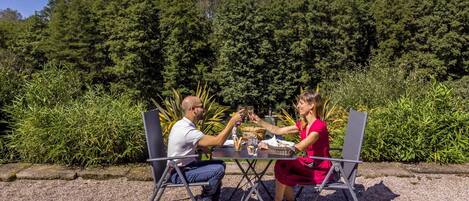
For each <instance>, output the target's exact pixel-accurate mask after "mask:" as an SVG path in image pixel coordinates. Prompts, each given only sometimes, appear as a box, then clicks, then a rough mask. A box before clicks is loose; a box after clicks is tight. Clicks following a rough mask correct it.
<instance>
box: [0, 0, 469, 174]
mask: <svg viewBox="0 0 469 201" xmlns="http://www.w3.org/2000/svg"><path fill="white" fill-rule="evenodd" d="M467 19H469V2H468V1H466V0H416V1H403V0H397V1H395V0H329V1H326V0H242V1H241V0H223V1H222V0H180V1H174V0H125V1H122V0H50V1H49V2H48V4H47V6H46V7H45V8H44V9H43V10H41V11H39V12H36V13H35V14H34V15H32V16H29V17H27V16H24V17H23V16H21V15H20V14H19V13H18V12H17V11H15V10H12V9H5V10H0V78H1V80H0V84H1V88H0V107H1V108H0V111H1V112H0V161H5V160H10V159H12V158H13V159H14V158H16V159H18V158H19V159H24V160H32V158H33V157H36V156H35V155H34V154H33V152H32V151H31V150H29V151H28V150H27V149H28V147H30V148H31V147H34V146H36V145H34V146H33V145H30V146H29V145H28V146H26V145H25V144H21V143H18V141H16V142H15V141H13V140H19V139H23V138H22V137H27V136H28V135H32V134H33V133H35V134H37V135H35V136H37V138H36V137H33V138H31V139H34V140H36V141H37V142H36V143H51V142H50V141H41V140H52V139H55V138H50V139H45V136H47V135H52V133H53V132H52V131H51V130H54V129H57V130H60V129H62V127H61V126H64V127H68V126H71V127H73V126H74V125H80V129H81V127H83V129H84V130H81V131H78V130H79V129H75V130H73V129H68V130H62V131H65V133H61V134H58V133H54V135H56V136H55V137H57V136H59V135H64V136H63V137H64V139H63V140H66V139H68V140H69V141H67V143H69V142H72V141H74V140H76V139H78V138H74V137H76V135H79V132H89V133H90V135H89V136H91V137H93V136H94V135H95V136H100V139H105V137H106V136H108V135H109V136H108V137H109V139H113V140H115V144H112V145H111V144H107V145H106V146H107V147H106V148H103V147H101V146H104V144H99V145H95V147H98V148H99V151H97V150H93V151H88V152H86V153H82V152H74V151H77V150H71V149H75V148H76V147H73V146H71V147H70V150H68V149H67V150H65V151H64V150H63V147H62V148H61V147H56V148H55V149H57V150H58V151H57V152H54V151H52V152H50V153H46V152H47V151H45V149H44V150H42V149H41V154H43V156H44V157H47V158H41V159H40V160H39V159H38V161H42V162H46V161H47V162H60V163H75V164H82V165H86V164H87V165H90V164H98V163H114V162H123V161H125V160H129V161H132V160H135V159H136V158H138V157H139V156H138V154H139V153H141V152H142V149H140V148H141V147H143V145H142V144H138V143H141V141H140V137H139V136H140V134H141V133H139V132H142V130H141V129H142V128H140V127H138V126H139V125H140V124H141V123H140V120H138V119H139V115H138V114H139V112H140V111H142V110H145V109H151V108H150V107H152V106H153V105H154V104H152V102H151V100H152V99H154V100H158V101H157V102H158V103H160V105H164V104H165V103H164V102H163V100H170V99H171V96H173V95H174V94H173V89H175V90H176V91H177V92H178V93H179V95H180V96H185V95H187V94H195V93H196V91H197V86H198V83H207V86H208V87H207V89H206V91H207V93H210V94H213V99H211V100H212V102H214V104H215V103H216V104H217V105H229V106H231V107H232V108H235V106H237V105H238V104H248V105H254V106H255V107H256V111H258V112H260V113H264V114H266V113H267V111H269V110H270V109H272V110H273V111H281V110H280V109H285V111H287V112H288V113H290V114H292V112H293V108H292V107H291V105H292V104H291V103H292V102H294V101H295V97H296V96H297V95H298V94H299V93H300V91H301V89H314V88H316V87H317V86H318V85H319V86H321V89H324V90H323V93H324V94H325V97H328V98H330V101H331V105H334V106H337V107H336V110H335V112H334V113H332V114H331V116H330V118H329V119H330V120H329V126H330V128H331V130H332V133H333V136H334V141H333V143H334V144H339V145H340V143H341V135H342V134H343V125H344V124H345V122H346V117H347V115H346V114H347V110H348V108H350V107H354V108H358V109H360V110H364V111H367V112H369V115H370V126H369V130H367V136H382V137H380V138H379V139H378V138H367V141H366V143H367V145H366V146H365V147H366V150H365V151H364V153H366V154H365V155H364V157H365V159H366V160H399V161H438V162H462V161H468V160H469V159H467V156H463V155H461V154H459V153H460V152H461V151H466V152H467V150H464V149H462V148H461V147H462V146H461V144H462V145H464V143H466V142H467V140H466V139H467V136H468V135H469V133H468V131H467V124H465V123H464V122H463V121H464V120H466V119H465V118H466V116H467V114H468V112H469V109H468V108H469V106H468V105H469V104H468V103H469V101H468V99H469V95H468V94H469V92H468V91H469V90H468V88H469V87H468V83H469V81H468V77H469V76H468V75H469V60H468V58H469V22H468V21H467ZM64 66H66V68H65V67H64ZM431 82H433V83H434V84H431ZM440 84H442V85H440ZM440 90H441V91H446V92H445V93H443V94H451V95H441V94H440V92H437V91H440ZM427 91H429V92H428V93H427ZM111 97H113V98H114V99H113V98H111ZM158 97H162V98H161V99H159V98H158ZM434 97H439V98H441V99H444V100H445V101H446V102H445V104H447V105H441V104H436V103H435V102H432V101H435V100H432V98H434ZM215 100H216V101H215ZM113 104H117V105H119V107H117V106H116V107H111V106H109V107H106V106H105V105H113ZM422 104H429V105H432V104H435V105H437V106H438V107H437V106H435V107H433V109H429V108H426V107H424V106H423V105H422ZM405 105H410V106H411V108H410V109H412V110H410V109H409V108H407V107H405ZM440 106H441V107H440ZM98 107H99V108H98ZM74 108H75V109H77V110H78V109H80V110H83V111H87V112H88V113H87V115H95V116H94V118H95V119H98V120H97V121H95V122H94V123H93V122H88V123H83V122H82V120H81V119H80V118H79V113H78V112H77V111H74V110H73V109H74ZM418 108H420V109H418ZM30 110H31V111H30ZM131 110H133V111H131ZM223 111H224V110H223ZM62 112H63V113H67V114H68V116H63V114H60V113H62ZM450 112H451V113H450ZM120 113H122V114H123V115H117V114H120ZM393 113H396V114H406V115H409V116H400V118H403V119H402V120H400V121H395V122H398V123H399V124H403V125H408V126H404V127H397V126H396V125H397V124H396V123H395V122H389V121H393V120H396V119H394V118H396V117H391V116H392V114H393ZM440 113H441V115H442V116H444V117H445V120H441V119H438V117H439V116H437V114H440ZM7 114H9V115H7ZM124 114H125V115H127V116H125V115H124ZM60 115H62V116H60ZM173 116H174V117H176V116H177V115H173ZM219 116H223V115H221V114H220V115H219ZM58 117H60V118H58ZM177 117H179V116H177ZM83 118H93V116H86V115H84V117H83ZM114 118H116V119H114ZM124 118H126V119H124ZM429 118H430V119H432V121H429V120H428V119H429ZM60 119H62V121H63V122H59V120H60ZM38 121H40V122H38ZM107 121H109V122H113V123H116V122H120V123H119V124H115V125H108V124H106V122H107ZM168 121H174V119H171V118H169V119H168ZM22 122H23V123H24V124H23V123H22ZM428 122H432V125H433V124H435V125H437V124H438V125H441V127H430V128H427V127H424V126H423V125H427V123H428ZM26 123H27V124H26ZM103 124H104V125H106V126H103V127H102V128H101V127H99V125H103ZM411 125H412V126H411ZM108 126H109V127H108ZM111 127H112V128H114V129H115V130H113V131H112V132H111V133H109V132H108V133H106V132H107V131H105V130H102V129H107V128H111ZM380 127H383V129H382V130H379V129H378V128H380ZM26 128H28V129H26ZM53 128H54V129H53ZM443 128H444V129H443ZM22 129H23V130H22ZM139 129H140V130H139ZM393 129H401V130H399V133H397V131H395V130H393ZM439 130H441V131H439ZM26 131H27V132H26ZM124 131H126V132H129V131H131V132H130V133H128V134H126V133H125V132H124ZM427 131H428V132H427ZM440 132H444V134H446V135H443V134H442V133H440ZM411 133H415V135H418V136H421V137H425V138H431V139H433V138H438V139H440V138H441V139H442V140H441V141H442V143H443V142H444V143H443V145H436V144H434V143H433V142H435V140H433V141H430V142H429V143H428V142H427V141H425V142H423V141H422V143H420V144H419V143H416V145H415V146H418V147H415V146H410V145H408V146H407V147H409V149H404V150H403V151H402V152H405V153H401V154H403V155H402V156H401V155H399V154H396V153H397V152H393V151H392V150H393V149H390V150H389V152H386V151H387V150H383V149H381V148H379V147H373V146H374V145H380V146H381V145H382V146H386V147H388V146H389V147H393V146H394V145H395V144H396V143H397V141H392V140H389V139H390V138H391V137H389V136H393V137H394V138H401V137H402V138H403V139H406V136H410V134H411ZM391 134H392V135H391ZM398 135H402V136H398ZM67 136H68V137H70V138H67ZM129 137H133V138H135V139H136V141H135V144H134V142H132V143H130V144H129V143H128V144H126V145H122V143H121V141H120V140H124V139H129ZM444 137H448V139H451V140H452V143H449V141H450V140H446V138H444ZM28 138H29V137H28ZM443 138H444V139H443ZM55 140H59V138H56V139H55ZM28 142H29V143H31V144H33V142H32V141H28ZM63 142H65V141H63ZM106 142H108V141H106ZM99 143H103V141H99ZM393 143H394V144H393ZM57 144H61V143H57ZM90 144H92V143H90ZM62 145H63V144H62ZM372 145H373V146H372ZM77 146H78V145H77ZM80 146H81V145H80ZM34 148H36V147H34ZM46 148H47V147H46ZM88 148H90V147H88ZM88 148H84V149H85V150H86V149H88ZM90 149H91V148H90ZM111 149H112V150H117V151H116V153H113V154H118V155H113V154H110V151H109V150H111ZM396 149H397V148H396ZM48 150H49V151H50V150H54V149H48ZM378 150H379V153H380V154H381V155H380V154H378ZM59 152H60V153H63V154H57V153H59ZM98 152H99V154H98ZM420 152H425V153H432V154H433V155H432V156H429V155H425V154H421V153H420ZM72 153H73V154H72ZM77 153H78V155H74V154H77ZM392 154H395V155H393V156H392V157H391V155H392ZM452 154H454V155H452ZM61 157H62V158H61ZM60 158H61V159H60Z"/></svg>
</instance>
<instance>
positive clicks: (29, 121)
mask: <svg viewBox="0 0 469 201" xmlns="http://www.w3.org/2000/svg"><path fill="white" fill-rule="evenodd" d="M82 88H85V87H83V84H82V83H81V82H80V77H79V75H78V74H76V73H74V72H72V71H69V70H66V69H58V68H56V67H51V68H47V69H46V70H43V71H40V72H38V73H36V74H34V75H33V77H32V79H31V80H30V81H27V82H26V84H25V88H24V93H22V94H21V95H19V96H18V97H17V98H16V100H15V101H14V102H13V104H12V106H10V107H8V109H7V111H8V113H9V115H10V116H11V120H12V123H11V125H12V128H13V130H12V133H11V135H10V136H9V138H10V139H11V141H10V142H9V144H8V146H9V147H10V148H11V149H13V150H14V151H16V152H17V153H18V156H19V158H20V159H21V160H22V161H26V162H34V163H57V164H66V165H81V166H90V165H98V164H99V165H103V164H113V163H121V162H129V161H137V160H140V159H141V157H143V155H144V154H143V153H144V150H145V148H144V145H145V142H144V140H145V137H144V134H143V125H142V120H141V116H140V112H141V111H143V104H141V103H134V101H133V100H132V98H131V97H130V96H128V95H123V94H109V93H106V92H104V90H102V88H100V87H96V88H89V89H88V90H82ZM85 89H86V88H85Z"/></svg>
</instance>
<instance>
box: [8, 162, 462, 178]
mask: <svg viewBox="0 0 469 201" xmlns="http://www.w3.org/2000/svg"><path fill="white" fill-rule="evenodd" d="M262 163H264V162H263V161H259V162H258V165H259V166H260V167H262V166H263V165H262ZM244 165H247V164H244ZM258 171H261V170H260V169H259V170H258ZM226 174H228V175H235V174H241V172H240V171H239V169H238V167H237V166H236V164H235V163H232V162H228V163H227V168H226ZM267 174H268V175H272V174H273V165H272V166H271V167H270V168H269V170H268V171H267ZM418 174H456V175H461V176H469V163H466V164H450V165H438V164H432V163H420V164H403V163H387V162H383V163H363V164H360V165H359V169H358V176H362V177H365V178H376V177H386V176H396V177H414V176H415V175H418ZM77 177H81V178H84V179H113V178H121V177H126V178H127V179H128V180H133V181H152V180H153V178H152V176H151V168H150V166H149V165H148V164H145V163H142V164H129V165H118V166H109V167H101V168H87V169H80V168H76V167H66V166H59V165H45V164H29V163H10V164H3V165H0V181H14V180H15V179H33V180H50V179H61V180H73V179H76V178H77Z"/></svg>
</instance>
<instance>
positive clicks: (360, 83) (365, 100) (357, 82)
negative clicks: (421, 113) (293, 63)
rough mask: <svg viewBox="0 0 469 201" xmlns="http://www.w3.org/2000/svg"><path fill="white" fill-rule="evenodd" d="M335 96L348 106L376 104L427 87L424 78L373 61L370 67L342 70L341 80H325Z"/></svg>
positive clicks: (372, 105) (415, 92)
mask: <svg viewBox="0 0 469 201" xmlns="http://www.w3.org/2000/svg"><path fill="white" fill-rule="evenodd" d="M321 84H322V85H323V86H324V88H325V90H326V92H327V94H329V95H330V98H331V100H333V101H334V102H336V103H337V104H338V105H339V106H342V107H344V108H349V107H353V108H357V107H363V106H364V107H368V108H375V107H378V106H382V105H385V104H386V103H387V102H390V101H395V100H397V99H398V98H399V97H400V96H402V95H404V93H406V92H407V93H412V94H414V95H417V94H419V93H420V92H422V91H424V90H425V89H423V88H422V87H423V86H426V85H424V84H422V82H421V81H420V80H417V79H413V78H412V77H411V76H408V74H407V73H406V72H404V71H403V70H399V69H398V68H388V67H382V66H379V65H373V66H372V67H371V68H370V69H369V70H367V71H365V70H358V71H351V72H345V73H342V75H341V76H340V78H339V79H338V80H328V81H325V82H323V83H321Z"/></svg>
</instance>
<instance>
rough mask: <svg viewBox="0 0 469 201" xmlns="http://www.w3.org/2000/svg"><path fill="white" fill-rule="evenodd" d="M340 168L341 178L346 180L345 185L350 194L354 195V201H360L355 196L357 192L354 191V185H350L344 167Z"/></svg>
mask: <svg viewBox="0 0 469 201" xmlns="http://www.w3.org/2000/svg"><path fill="white" fill-rule="evenodd" d="M338 168H339V171H340V174H341V175H342V176H341V177H342V178H343V179H344V183H345V185H347V188H348V190H349V192H350V194H351V195H352V198H353V201H358V199H357V195H356V194H355V191H354V190H353V188H352V185H351V184H350V182H349V180H348V179H347V178H345V172H344V169H342V166H338Z"/></svg>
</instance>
